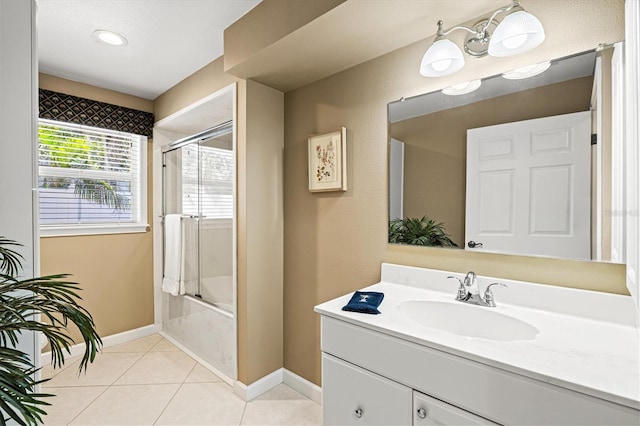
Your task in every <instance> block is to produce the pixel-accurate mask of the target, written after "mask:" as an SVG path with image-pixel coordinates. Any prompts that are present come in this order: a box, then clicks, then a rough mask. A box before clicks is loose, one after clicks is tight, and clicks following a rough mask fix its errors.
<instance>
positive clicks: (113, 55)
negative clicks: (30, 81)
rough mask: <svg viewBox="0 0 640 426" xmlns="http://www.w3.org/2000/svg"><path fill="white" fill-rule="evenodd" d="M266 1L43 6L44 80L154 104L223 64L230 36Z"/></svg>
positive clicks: (50, 2)
mask: <svg viewBox="0 0 640 426" xmlns="http://www.w3.org/2000/svg"><path fill="white" fill-rule="evenodd" d="M260 1H261V0H38V20H37V25H38V63H39V68H40V72H43V73H46V74H51V75H54V76H57V77H62V78H66V79H69V80H74V81H78V82H82V83H87V84H91V85H94V86H98V87H103V88H107V89H111V90H116V91H119V92H122V93H127V94H131V95H135V96H139V97H142V98H145V99H150V100H153V99H155V98H156V97H158V96H159V95H160V94H162V93H163V92H165V91H166V90H167V89H169V88H171V87H173V86H174V85H175V84H176V83H178V82H180V81H182V80H183V79H184V78H185V77H187V76H189V75H191V74H193V73H194V72H195V71H197V70H199V69H200V68H202V67H203V66H205V65H207V64H208V63H210V62H211V61H213V60H214V59H216V58H218V57H219V56H221V55H222V52H223V38H222V35H223V31H224V29H225V28H226V27H228V26H229V25H231V24H232V23H233V22H235V21H236V20H238V19H239V18H240V17H242V16H243V15H244V14H245V13H247V12H248V11H249V10H251V9H252V8H253V7H255V6H256V5H257V4H258V3H260ZM96 29H106V30H110V31H114V32H117V33H119V34H121V35H123V36H124V37H125V38H126V39H127V40H128V43H127V44H126V45H125V46H123V47H115V46H108V45H104V44H100V43H98V42H96V41H94V39H93V38H92V37H91V34H92V32H93V31H94V30H96Z"/></svg>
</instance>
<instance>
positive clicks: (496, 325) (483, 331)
mask: <svg viewBox="0 0 640 426" xmlns="http://www.w3.org/2000/svg"><path fill="white" fill-rule="evenodd" d="M398 309H399V310H400V312H401V313H402V314H403V315H404V316H405V317H406V318H407V319H409V320H411V321H413V322H415V323H417V324H418V325H420V326H423V327H428V328H433V329H437V330H443V331H446V332H449V333H453V334H458V335H460V336H466V337H476V338H481V339H487V340H500V341H511V340H532V339H533V338H535V336H536V335H537V334H538V332H539V330H538V329H537V328H535V327H534V326H532V325H531V324H528V323H526V322H524V321H522V320H519V319H517V318H514V317H511V316H508V315H504V314H501V313H499V312H496V311H495V309H494V308H490V307H485V306H475V305H470V304H466V303H463V302H440V301H435V300H412V301H408V302H403V303H401V304H400V305H399V306H398Z"/></svg>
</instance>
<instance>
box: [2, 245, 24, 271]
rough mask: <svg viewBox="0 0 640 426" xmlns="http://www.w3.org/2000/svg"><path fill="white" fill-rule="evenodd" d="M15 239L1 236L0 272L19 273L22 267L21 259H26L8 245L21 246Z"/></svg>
mask: <svg viewBox="0 0 640 426" xmlns="http://www.w3.org/2000/svg"><path fill="white" fill-rule="evenodd" d="M19 245H20V244H18V243H16V242H15V241H12V240H8V239H6V238H4V237H0V273H3V274H7V275H12V276H15V275H18V272H19V271H20V269H21V268H22V264H21V261H22V260H24V258H23V257H22V255H21V254H20V253H18V252H17V251H15V250H11V249H10V248H7V247H6V246H19Z"/></svg>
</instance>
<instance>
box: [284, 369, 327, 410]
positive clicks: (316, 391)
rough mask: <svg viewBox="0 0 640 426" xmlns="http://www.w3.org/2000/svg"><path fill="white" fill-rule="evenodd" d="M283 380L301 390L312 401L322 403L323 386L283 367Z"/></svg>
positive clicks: (291, 386) (296, 389) (292, 387)
mask: <svg viewBox="0 0 640 426" xmlns="http://www.w3.org/2000/svg"><path fill="white" fill-rule="evenodd" d="M283 370H284V374H283V382H284V384H285V385H287V386H289V387H290V388H291V389H293V390H295V391H298V392H300V393H301V394H302V395H304V396H306V397H307V398H309V399H310V400H312V401H315V402H317V403H318V404H320V405H322V388H321V387H320V386H318V385H316V384H315V383H312V382H310V381H309V380H307V379H305V378H303V377H300V376H298V375H297V374H296V373H293V372H291V371H289V370H286V369H283Z"/></svg>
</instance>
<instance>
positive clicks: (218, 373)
mask: <svg viewBox="0 0 640 426" xmlns="http://www.w3.org/2000/svg"><path fill="white" fill-rule="evenodd" d="M160 335H161V336H162V337H164V338H165V339H167V340H168V341H170V342H171V343H173V344H174V345H176V346H177V347H178V348H180V350H181V351H182V352H184V353H186V354H187V355H189V356H190V357H191V358H193V359H195V360H196V361H197V362H198V363H200V364H201V365H202V366H203V367H205V368H206V369H207V370H209V371H211V372H212V373H213V374H215V375H216V376H218V377H220V378H221V379H222V380H223V381H224V382H225V383H227V384H228V385H229V386H234V380H233V379H232V378H231V377H229V376H227V375H226V374H224V373H223V372H222V371H220V370H218V369H217V368H215V367H214V366H213V365H211V364H209V363H208V362H207V361H206V360H205V359H204V358H201V357H199V356H198V355H196V354H195V353H193V352H192V351H191V349H189V348H188V347H186V346H184V345H183V344H182V343H180V342H179V341H177V340H176V339H174V338H173V337H171V336H169V335H168V334H166V333H165V332H163V331H161V332H160Z"/></svg>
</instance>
